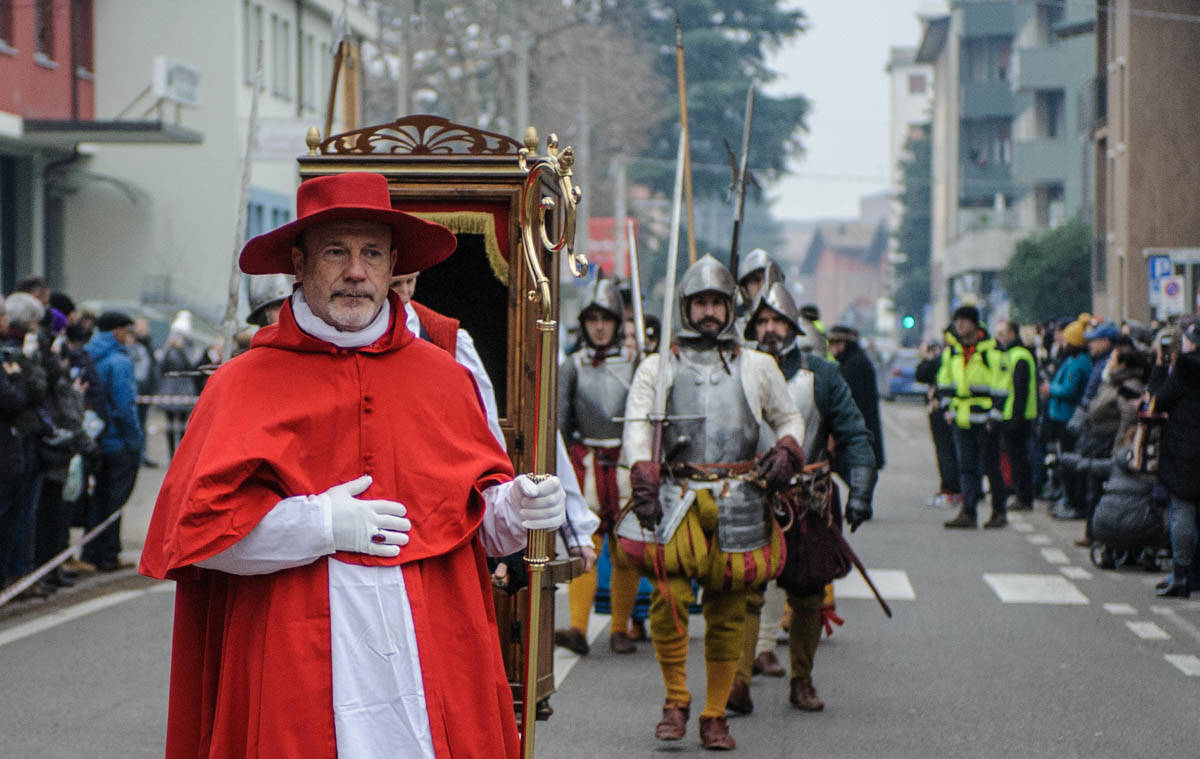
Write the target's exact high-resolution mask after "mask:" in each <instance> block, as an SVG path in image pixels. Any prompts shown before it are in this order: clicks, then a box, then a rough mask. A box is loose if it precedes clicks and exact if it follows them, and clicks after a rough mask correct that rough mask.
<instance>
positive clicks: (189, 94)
mask: <svg viewBox="0 0 1200 759" xmlns="http://www.w3.org/2000/svg"><path fill="white" fill-rule="evenodd" d="M151 93H152V94H153V95H154V97H155V98H158V99H160V100H166V101H167V102H169V103H178V104H179V105H190V106H195V105H199V104H200V69H198V68H196V67H195V66H190V65H188V64H186V63H184V62H183V61H177V60H175V59H173V58H168V57H167V56H165V55H156V56H154V78H153V79H152V80H151Z"/></svg>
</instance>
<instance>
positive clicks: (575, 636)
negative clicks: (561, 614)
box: [554, 627, 592, 656]
mask: <svg viewBox="0 0 1200 759" xmlns="http://www.w3.org/2000/svg"><path fill="white" fill-rule="evenodd" d="M554 645H556V646H562V647H563V648H565V649H567V650H568V651H574V652H575V653H577V654H579V655H580V656H587V655H588V652H589V651H591V650H592V649H591V646H589V645H588V642H587V637H586V636H585V635H584V634H583V633H582V632H580V631H579V630H576V629H575V628H574V627H568V628H567V629H565V630H555V631H554Z"/></svg>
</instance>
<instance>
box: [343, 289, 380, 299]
mask: <svg viewBox="0 0 1200 759" xmlns="http://www.w3.org/2000/svg"><path fill="white" fill-rule="evenodd" d="M374 295H375V294H374V293H372V292H368V291H366V290H334V291H333V297H335V298H371V297H374Z"/></svg>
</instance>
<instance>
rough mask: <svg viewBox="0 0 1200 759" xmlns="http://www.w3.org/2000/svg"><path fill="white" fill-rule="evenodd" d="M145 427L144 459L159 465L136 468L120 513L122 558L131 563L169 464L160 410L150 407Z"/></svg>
mask: <svg viewBox="0 0 1200 759" xmlns="http://www.w3.org/2000/svg"><path fill="white" fill-rule="evenodd" d="M146 427H147V434H146V458H148V459H150V460H151V461H153V462H154V463H156V464H158V467H157V468H151V467H147V466H143V467H142V468H141V469H139V470H138V475H137V483H136V484H135V485H134V488H133V495H131V496H130V497H129V501H128V502H127V503H126V504H125V512H124V513H123V514H122V515H121V561H123V562H129V563H131V564H133V565H134V566H136V565H137V563H138V560H139V559H141V557H142V546H144V545H145V544H146V530H147V529H148V528H149V526H150V515H151V514H152V513H153V512H154V502H155V501H156V500H157V499H158V491H159V488H161V487H162V483H163V479H164V478H165V477H166V475H167V465H168V464H169V463H170V459H169V458H167V436H166V434H165V433H164V429H165V427H166V419H165V418H164V417H163V415H162V412H160V411H158V410H157V409H152V410H151V411H150V416H149V417H148V418H147V420H146Z"/></svg>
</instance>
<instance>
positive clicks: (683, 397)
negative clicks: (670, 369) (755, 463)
mask: <svg viewBox="0 0 1200 759" xmlns="http://www.w3.org/2000/svg"><path fill="white" fill-rule="evenodd" d="M741 360H742V359H741V356H740V355H739V356H738V357H737V358H733V359H726V363H727V364H728V369H726V364H725V363H722V362H721V359H720V357H719V356H718V355H717V351H715V350H694V349H692V348H690V347H688V346H684V347H683V348H681V349H680V352H679V362H678V363H677V364H676V368H675V381H674V383H673V384H672V386H671V394H670V396H669V397H668V398H667V416H669V417H685V418H683V419H678V420H674V421H671V422H670V424H669V425H668V426H667V428H666V429H665V430H664V431H663V451H664V453H665V455H666V460H667V461H668V462H669V463H682V462H690V463H694V464H716V463H732V462H736V461H749V460H750V459H752V458H753V457H754V451H755V447H756V445H757V444H758V421H757V420H756V419H755V418H754V413H753V412H752V411H751V410H750V404H748V403H747V402H746V393H745V391H744V390H743V389H742V373H741ZM686 417H694V418H691V419H689V418H686Z"/></svg>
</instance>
